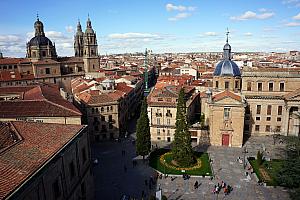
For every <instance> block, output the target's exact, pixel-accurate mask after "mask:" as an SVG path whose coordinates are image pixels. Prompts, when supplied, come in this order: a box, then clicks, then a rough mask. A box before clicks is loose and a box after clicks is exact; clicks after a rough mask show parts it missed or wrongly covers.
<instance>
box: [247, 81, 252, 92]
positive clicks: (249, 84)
mask: <svg viewBox="0 0 300 200" xmlns="http://www.w3.org/2000/svg"><path fill="white" fill-rule="evenodd" d="M251 85H252V83H251V82H248V83H247V91H251V89H252V88H251Z"/></svg>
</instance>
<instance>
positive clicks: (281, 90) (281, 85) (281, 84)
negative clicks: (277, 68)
mask: <svg viewBox="0 0 300 200" xmlns="http://www.w3.org/2000/svg"><path fill="white" fill-rule="evenodd" d="M279 90H280V92H284V83H280V84H279Z"/></svg>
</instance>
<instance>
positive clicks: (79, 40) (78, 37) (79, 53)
mask: <svg viewBox="0 0 300 200" xmlns="http://www.w3.org/2000/svg"><path fill="white" fill-rule="evenodd" d="M83 46H84V42H83V32H82V29H81V24H80V21H79V20H78V24H77V32H76V34H75V36H74V51H75V57H83Z"/></svg>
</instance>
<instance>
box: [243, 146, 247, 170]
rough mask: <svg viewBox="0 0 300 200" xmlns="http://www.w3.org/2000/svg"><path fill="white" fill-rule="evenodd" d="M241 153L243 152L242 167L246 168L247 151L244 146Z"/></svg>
mask: <svg viewBox="0 0 300 200" xmlns="http://www.w3.org/2000/svg"><path fill="white" fill-rule="evenodd" d="M243 153H244V169H246V153H248V151H247V149H246V147H244V151H243Z"/></svg>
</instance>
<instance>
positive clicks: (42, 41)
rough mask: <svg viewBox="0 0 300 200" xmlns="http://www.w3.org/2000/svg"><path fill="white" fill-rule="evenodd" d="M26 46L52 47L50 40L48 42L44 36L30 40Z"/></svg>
mask: <svg viewBox="0 0 300 200" xmlns="http://www.w3.org/2000/svg"><path fill="white" fill-rule="evenodd" d="M28 44H29V46H39V45H48V44H49V45H50V46H52V42H51V40H49V38H47V37H46V36H42V35H39V36H35V37H33V38H31V40H30V41H29V43H28Z"/></svg>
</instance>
